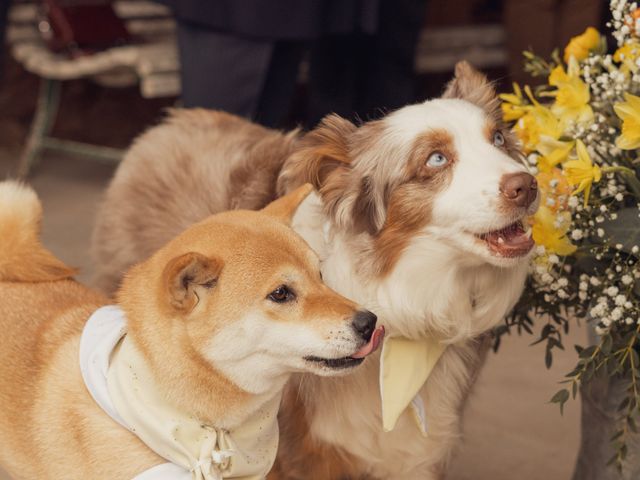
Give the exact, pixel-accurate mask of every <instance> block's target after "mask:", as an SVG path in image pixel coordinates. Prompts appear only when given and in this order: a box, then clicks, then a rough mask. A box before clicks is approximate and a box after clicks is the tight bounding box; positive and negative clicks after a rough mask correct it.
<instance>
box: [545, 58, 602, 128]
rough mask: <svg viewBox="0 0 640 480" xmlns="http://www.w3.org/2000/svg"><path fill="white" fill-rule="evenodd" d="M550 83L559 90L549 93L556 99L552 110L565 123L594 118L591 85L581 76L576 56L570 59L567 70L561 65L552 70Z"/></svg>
mask: <svg viewBox="0 0 640 480" xmlns="http://www.w3.org/2000/svg"><path fill="white" fill-rule="evenodd" d="M549 85H551V86H553V87H557V90H555V91H553V92H549V93H547V95H548V96H550V97H555V99H556V101H555V103H554V104H553V106H552V107H551V111H552V112H553V113H554V114H555V115H557V116H558V117H559V118H560V119H561V121H562V122H563V123H564V124H565V125H566V124H568V123H571V122H578V123H581V122H587V121H589V120H591V119H592V118H593V110H591V105H589V101H590V100H591V95H590V93H589V86H588V85H587V84H586V83H584V82H583V81H582V79H581V78H580V66H579V65H578V61H577V60H576V59H575V57H571V58H570V59H569V64H568V69H567V71H566V72H565V70H564V68H563V67H562V66H561V65H558V66H557V67H556V68H554V69H553V70H552V71H551V75H549Z"/></svg>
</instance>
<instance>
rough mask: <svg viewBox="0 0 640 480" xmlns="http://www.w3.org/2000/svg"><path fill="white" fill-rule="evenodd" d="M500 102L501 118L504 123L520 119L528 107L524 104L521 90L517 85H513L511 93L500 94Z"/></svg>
mask: <svg viewBox="0 0 640 480" xmlns="http://www.w3.org/2000/svg"><path fill="white" fill-rule="evenodd" d="M500 98H501V99H502V100H503V102H502V118H503V119H504V121H505V122H512V121H514V120H518V119H519V118H520V117H522V116H523V115H524V114H525V113H527V110H528V109H529V106H528V105H526V104H525V102H524V97H523V96H522V90H521V89H520V86H519V85H518V84H517V83H515V82H514V83H513V93H502V94H500Z"/></svg>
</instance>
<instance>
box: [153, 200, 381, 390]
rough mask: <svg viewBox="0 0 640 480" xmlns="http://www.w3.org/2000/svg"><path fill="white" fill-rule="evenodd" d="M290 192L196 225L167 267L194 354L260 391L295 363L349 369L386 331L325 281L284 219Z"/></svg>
mask: <svg viewBox="0 0 640 480" xmlns="http://www.w3.org/2000/svg"><path fill="white" fill-rule="evenodd" d="M307 191H308V190H307ZM294 194H295V193H294ZM294 194H292V195H294ZM287 201H289V200H288V199H287V198H286V197H285V198H283V199H281V200H279V201H278V202H281V203H280V204H278V203H277V202H274V204H272V206H270V207H267V209H265V211H264V212H241V211H232V212H227V213H223V214H219V215H216V216H215V217H213V218H212V219H210V220H206V221H204V222H202V223H200V224H198V225H196V226H194V227H192V228H191V229H190V230H189V231H188V232H185V234H183V235H182V236H181V237H179V243H180V245H181V248H182V249H186V250H187V251H186V252H185V253H184V254H181V255H178V256H175V257H174V258H173V259H171V260H170V261H169V262H168V264H167V266H166V267H165V269H164V275H163V277H164V286H163V289H164V292H166V293H163V295H166V294H167V293H168V298H169V302H168V308H169V309H170V310H171V311H173V312H174V315H175V314H179V316H180V317H181V318H180V320H179V321H178V324H179V325H180V326H186V333H187V338H188V339H189V340H188V341H189V343H190V344H191V346H192V347H193V349H194V351H195V354H196V355H198V356H200V358H202V359H203V360H204V361H206V362H210V364H211V365H212V366H213V367H214V368H215V369H216V370H218V371H219V372H221V373H222V374H223V375H225V376H226V377H227V378H228V379H230V380H231V381H232V382H234V383H236V384H237V385H238V386H240V387H241V388H243V389H245V390H247V391H249V392H252V393H262V392H264V391H265V390H270V389H273V388H280V387H281V386H282V384H283V382H284V381H285V380H286V378H287V376H288V375H289V374H291V373H293V372H313V373H316V374H319V375H341V374H344V373H346V372H349V371H351V370H353V369H354V368H355V367H357V366H358V365H360V364H361V363H362V361H363V359H364V357H365V356H366V355H368V354H369V353H371V352H372V351H373V350H375V348H376V347H377V346H378V343H379V341H380V336H381V333H382V330H381V329H378V330H376V328H375V324H376V316H375V315H374V314H372V313H371V312H368V311H366V310H363V309H361V308H359V307H358V306H357V305H356V304H355V303H354V302H352V301H350V300H348V299H346V298H344V297H342V296H341V295H338V294H337V293H336V292H334V291H332V290H331V289H329V288H328V287H327V286H326V285H324V283H323V282H322V278H321V274H320V265H319V260H318V258H317V256H316V255H315V253H314V252H313V251H312V250H311V249H310V248H309V246H308V245H307V244H306V243H305V242H304V240H302V239H301V238H300V237H298V236H297V235H296V234H295V233H294V232H293V231H292V230H291V229H290V227H289V226H287V225H286V221H285V220H287V219H286V218H284V217H281V220H280V221H279V220H276V217H278V216H281V215H283V214H284V213H286V212H283V211H281V205H282V202H287ZM296 205H297V204H296ZM292 214H293V212H291V215H292Z"/></svg>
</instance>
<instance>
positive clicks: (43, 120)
mask: <svg viewBox="0 0 640 480" xmlns="http://www.w3.org/2000/svg"><path fill="white" fill-rule="evenodd" d="M61 86H62V82H60V81H58V80H49V79H46V78H43V79H41V80H40V92H39V94H38V103H37V105H36V112H35V115H34V117H33V121H32V122H31V128H30V130H29V135H28V137H27V141H26V144H25V147H24V150H23V151H22V155H21V157H20V163H19V165H18V176H19V177H20V178H25V177H26V176H27V175H28V174H29V171H30V170H31V167H33V166H34V165H35V163H36V162H37V160H38V156H39V154H40V152H41V150H42V147H43V139H44V138H45V137H46V136H48V135H49V133H50V132H51V129H52V128H53V125H54V123H55V120H56V117H57V115H58V107H59V105H60V89H61Z"/></svg>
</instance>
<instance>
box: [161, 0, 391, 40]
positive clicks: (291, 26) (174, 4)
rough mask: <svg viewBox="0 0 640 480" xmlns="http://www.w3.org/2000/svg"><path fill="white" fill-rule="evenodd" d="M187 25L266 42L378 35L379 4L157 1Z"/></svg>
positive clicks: (350, 0) (353, 0)
mask: <svg viewBox="0 0 640 480" xmlns="http://www.w3.org/2000/svg"><path fill="white" fill-rule="evenodd" d="M157 1H158V2H160V3H163V4H165V5H167V6H169V7H170V8H171V9H172V10H173V12H174V15H175V17H176V18H177V19H178V20H180V21H183V22H189V23H192V24H196V25H200V26H203V27H207V28H211V29H214V30H217V31H219V32H228V33H231V34H236V35H242V36H246V37H253V38H257V39H263V40H309V39H314V38H317V37H320V36H322V35H327V34H348V33H354V32H364V33H375V31H376V27H377V23H378V3H379V0H157Z"/></svg>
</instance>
